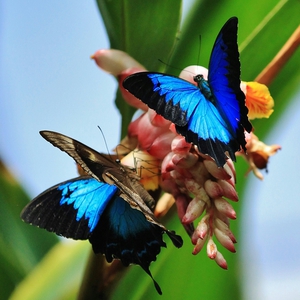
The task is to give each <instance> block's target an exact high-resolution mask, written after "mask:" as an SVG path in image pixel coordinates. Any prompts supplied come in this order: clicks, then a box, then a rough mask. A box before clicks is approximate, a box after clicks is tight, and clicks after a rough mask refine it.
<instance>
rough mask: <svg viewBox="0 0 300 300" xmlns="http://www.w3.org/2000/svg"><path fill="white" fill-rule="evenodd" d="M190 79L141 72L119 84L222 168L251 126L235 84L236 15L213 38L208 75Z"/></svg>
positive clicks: (242, 145) (242, 144)
mask: <svg viewBox="0 0 300 300" xmlns="http://www.w3.org/2000/svg"><path fill="white" fill-rule="evenodd" d="M194 81H195V83H196V84H197V86H195V85H193V84H192V83H190V82H188V81H185V80H183V79H180V78H178V77H175V76H172V75H166V74H162V73H153V72H140V73H136V74H132V75H130V76H128V77H127V78H126V79H125V80H124V81H123V86H124V87H125V88H126V89H127V90H128V91H129V92H130V93H132V94H133V95H134V96H136V97H137V98H139V99H140V100H142V101H143V102H144V103H146V104H147V105H148V106H149V107H150V108H152V109H154V110H155V111H156V112H157V113H158V114H160V115H162V116H163V117H164V118H166V119H168V120H170V121H172V122H173V123H174V124H175V125H176V126H175V127H176V130H177V132H178V133H179V134H181V135H183V136H185V139H186V141H187V142H190V143H193V144H195V145H196V146H197V147H198V149H199V151H201V152H202V153H204V154H208V155H210V156H211V157H212V158H214V159H215V161H216V163H217V165H218V166H219V167H222V166H223V165H224V164H225V162H226V159H227V153H228V154H229V156H230V158H232V159H233V160H235V152H236V151H239V150H241V149H243V150H246V147H245V145H246V142H245V137H244V130H247V131H248V132H250V131H251V129H252V125H251V123H250V122H249V120H248V117H247V113H248V109H247V107H246V106H245V95H244V94H243V92H242V91H241V89H240V62H239V52H238V47H237V18H235V17H233V18H231V19H229V20H228V21H227V22H226V24H225V25H224V26H223V28H222V29H221V31H220V33H219V34H218V36H217V38H216V41H215V44H214V46H213V50H212V54H211V57H210V62H209V72H208V78H207V80H205V79H204V78H203V75H202V74H196V75H195V76H194Z"/></svg>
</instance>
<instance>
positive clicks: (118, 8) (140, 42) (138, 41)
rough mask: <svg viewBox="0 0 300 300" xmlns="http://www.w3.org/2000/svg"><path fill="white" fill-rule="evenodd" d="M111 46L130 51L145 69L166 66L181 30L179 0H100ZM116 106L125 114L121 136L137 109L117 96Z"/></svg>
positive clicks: (160, 68) (119, 95) (159, 68)
mask: <svg viewBox="0 0 300 300" xmlns="http://www.w3.org/2000/svg"><path fill="white" fill-rule="evenodd" d="M97 3H98V7H99V9H100V12H101V15H102V18H103V21H104V24H105V26H106V29H107V33H108V36H109V40H110V45H111V48H114V49H119V50H123V51H125V52H127V53H128V54H130V55H131V56H132V57H133V58H135V59H136V60H137V61H139V62H141V63H142V64H143V65H144V66H145V67H146V69H148V70H151V71H158V70H160V71H162V70H163V69H165V64H164V63H161V62H160V61H159V60H162V61H163V62H165V63H167V62H168V61H169V58H170V54H171V51H172V48H173V45H174V43H175V37H176V35H177V32H178V30H179V24H180V17H181V1H180V0H164V1H161V0H151V1H144V0H137V1H130V0H125V1H124V0H114V1H108V0H98V1H97ZM116 105H117V107H118V108H119V110H120V112H121V113H122V137H124V136H125V135H126V131H125V128H127V126H128V124H129V122H130V120H131V118H132V115H133V113H134V112H135V108H133V107H130V106H129V105H128V104H126V103H125V101H123V99H122V97H121V94H120V93H119V92H118V93H117V95H116Z"/></svg>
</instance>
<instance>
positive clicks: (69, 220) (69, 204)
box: [21, 177, 118, 240]
mask: <svg viewBox="0 0 300 300" xmlns="http://www.w3.org/2000/svg"><path fill="white" fill-rule="evenodd" d="M117 191H118V189H117V187H115V186H113V185H109V184H106V183H103V182H99V181H97V180H96V179H94V178H91V177H77V178H74V179H71V180H68V181H65V182H62V183H60V184H57V185H55V186H53V187H51V188H49V189H48V190H46V191H45V192H43V193H42V194H40V195H38V196H37V197H36V198H35V199H33V200H32V201H30V202H29V203H28V204H27V206H26V207H25V208H24V209H23V211H22V213H21V218H22V219H23V220H24V221H25V222H26V223H30V224H32V225H35V226H38V227H40V228H44V229H47V230H48V231H51V232H55V233H56V234H58V235H61V236H64V237H67V238H72V239H82V240H84V239H88V238H89V236H90V235H91V233H92V232H93V230H94V229H95V228H96V226H97V224H98V222H99V219H100V217H101V215H102V214H103V211H104V210H105V208H106V206H107V204H108V202H109V201H110V200H111V199H112V198H113V197H114V195H115V194H116V192H117Z"/></svg>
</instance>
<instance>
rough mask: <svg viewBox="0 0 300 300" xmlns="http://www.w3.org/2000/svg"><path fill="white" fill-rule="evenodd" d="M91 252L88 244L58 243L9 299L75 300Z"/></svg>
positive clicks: (77, 242)
mask: <svg viewBox="0 0 300 300" xmlns="http://www.w3.org/2000/svg"><path fill="white" fill-rule="evenodd" d="M90 250H91V245H90V244H89V243H88V242H82V241H81V242H79V241H76V242H73V241H68V242H65V241H64V242H61V243H58V244H57V245H56V246H54V247H53V248H52V249H51V250H50V251H49V252H48V253H47V255H45V257H44V258H43V259H42V260H41V262H40V263H39V264H38V265H37V266H36V268H35V269H34V270H33V271H32V272H31V273H30V274H29V275H28V276H27V277H26V278H25V280H24V281H22V282H21V283H20V284H19V285H18V286H17V288H16V289H15V291H14V292H13V294H12V295H11V297H10V298H9V299H10V300H19V299H22V300H40V299H43V300H53V299H61V300H63V299H64V300H65V299H74V298H75V295H76V294H77V293H78V289H79V286H80V280H81V279H82V274H83V269H84V266H85V264H86V262H87V256H88V253H89V251H90Z"/></svg>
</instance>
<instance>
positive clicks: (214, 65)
mask: <svg viewBox="0 0 300 300" xmlns="http://www.w3.org/2000/svg"><path fill="white" fill-rule="evenodd" d="M237 31H238V19H237V18H236V17H233V18H230V19H229V20H228V21H227V22H226V23H225V25H224V26H223V28H222V29H221V30H220V33H219V34H218V36H217V38H216V41H215V44H214V46H213V50H212V53H211V57H210V62H209V72H208V84H209V87H210V89H211V91H212V94H213V95H214V99H215V106H216V108H217V109H218V111H219V113H220V115H221V116H222V118H223V119H224V121H225V122H226V123H227V124H228V125H229V126H230V128H231V131H232V132H233V134H234V139H232V140H231V144H232V145H231V148H232V149H233V151H234V152H235V151H238V150H240V147H242V148H243V149H244V150H246V148H245V145H246V142H245V135H244V129H245V130H247V131H248V132H251V130H252V125H251V123H250V122H249V120H248V117H247V114H248V109H247V107H246V106H245V95H244V93H243V92H242V91H241V89H240V83H241V82H240V73H241V72H240V68H241V66H240V60H239V51H238V44H237Z"/></svg>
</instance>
